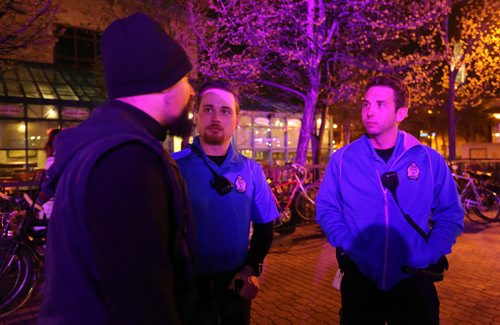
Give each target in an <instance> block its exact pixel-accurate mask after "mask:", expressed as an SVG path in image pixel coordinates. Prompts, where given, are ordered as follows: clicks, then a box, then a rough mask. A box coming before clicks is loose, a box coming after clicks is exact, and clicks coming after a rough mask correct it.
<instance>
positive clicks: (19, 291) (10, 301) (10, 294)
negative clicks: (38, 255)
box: [0, 242, 37, 318]
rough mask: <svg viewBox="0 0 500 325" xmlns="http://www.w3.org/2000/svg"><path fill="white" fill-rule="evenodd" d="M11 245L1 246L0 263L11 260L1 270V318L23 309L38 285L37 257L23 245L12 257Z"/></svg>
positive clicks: (9, 243)
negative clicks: (20, 308) (35, 259)
mask: <svg viewBox="0 0 500 325" xmlns="http://www.w3.org/2000/svg"><path fill="white" fill-rule="evenodd" d="M11 244H12V242H6V243H2V244H1V245H0V261H10V260H11V261H10V263H8V265H7V264H4V266H5V268H3V269H2V270H0V318H2V317H3V316H5V315H7V314H9V313H11V312H13V311H15V310H16V309H18V308H19V307H21V306H22V305H23V304H24V303H25V302H26V301H27V300H28V299H29V298H30V297H31V295H32V293H33V289H34V288H35V284H36V274H37V272H36V270H35V267H36V266H35V265H36V264H35V261H34V258H35V257H34V256H33V254H32V253H31V251H30V250H29V249H28V248H27V247H25V246H23V245H20V246H19V247H18V248H17V250H16V252H15V254H14V256H12V255H11V249H10V245H11ZM4 258H6V260H4Z"/></svg>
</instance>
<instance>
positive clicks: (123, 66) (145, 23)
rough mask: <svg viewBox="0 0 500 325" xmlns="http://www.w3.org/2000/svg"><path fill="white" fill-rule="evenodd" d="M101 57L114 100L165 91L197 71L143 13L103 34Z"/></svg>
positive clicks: (108, 29) (113, 25) (174, 43)
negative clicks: (193, 69) (192, 71)
mask: <svg viewBox="0 0 500 325" xmlns="http://www.w3.org/2000/svg"><path fill="white" fill-rule="evenodd" d="M101 54H102V61H103V67H104V78H105V81H106V87H107V89H108V97H109V98H111V99H113V98H119V97H128V96H135V95H143V94H149V93H155V92H161V91H162V90H165V89H167V88H169V87H171V86H173V85H174V84H175V83H177V82H178V81H179V80H181V79H182V78H183V77H184V76H185V75H186V74H187V73H188V72H189V71H191V69H192V68H193V66H192V65H191V62H190V61H189V58H188V56H187V54H186V52H185V51H184V49H183V48H182V47H181V46H180V45H179V44H178V43H177V42H176V41H174V40H173V39H172V38H171V37H170V36H168V35H167V33H165V31H164V30H163V28H162V27H161V25H160V24H159V23H158V22H156V21H154V20H153V19H152V18H151V17H149V16H147V15H145V14H142V13H136V14H133V15H131V16H129V17H127V18H123V19H118V20H115V21H113V22H112V23H111V24H110V25H109V26H108V27H107V28H106V30H105V31H104V33H103V35H102V39H101Z"/></svg>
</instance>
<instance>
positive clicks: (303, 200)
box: [294, 184, 319, 221]
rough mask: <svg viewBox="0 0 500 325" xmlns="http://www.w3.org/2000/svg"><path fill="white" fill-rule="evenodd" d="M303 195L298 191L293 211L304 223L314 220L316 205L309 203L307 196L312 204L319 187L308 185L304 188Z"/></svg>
mask: <svg viewBox="0 0 500 325" xmlns="http://www.w3.org/2000/svg"><path fill="white" fill-rule="evenodd" d="M304 190H305V193H304V192H302V191H300V192H299V194H298V195H297V197H296V198H295V203H294V207H295V211H296V212H297V214H298V215H299V217H301V218H302V219H303V220H305V221H315V220H316V204H315V203H312V202H311V201H309V200H308V199H307V197H306V194H307V196H308V197H309V198H310V199H311V200H312V201H313V202H314V201H315V200H316V196H317V195H318V190H319V186H318V185H316V184H309V185H306V186H304Z"/></svg>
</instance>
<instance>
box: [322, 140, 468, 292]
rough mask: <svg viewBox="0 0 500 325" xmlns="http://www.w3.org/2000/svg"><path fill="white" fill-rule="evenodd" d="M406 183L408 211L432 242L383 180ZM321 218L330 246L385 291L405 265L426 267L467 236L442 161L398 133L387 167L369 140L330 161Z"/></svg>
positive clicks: (401, 195) (402, 195)
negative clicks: (393, 176)
mask: <svg viewBox="0 0 500 325" xmlns="http://www.w3.org/2000/svg"><path fill="white" fill-rule="evenodd" d="M389 171H395V172H397V175H398V178H399V186H398V188H397V196H398V199H399V202H400V205H401V207H402V209H403V210H404V212H406V213H407V214H409V215H410V217H411V218H412V219H413V220H414V221H415V222H416V223H417V224H418V225H419V227H420V228H422V229H423V230H424V231H425V232H426V233H429V232H430V231H431V227H430V221H431V223H432V231H431V234H430V237H429V239H428V241H425V240H424V239H423V238H422V237H421V236H420V235H419V234H418V233H417V231H415V229H413V228H412V227H411V226H410V224H409V223H408V222H407V221H406V220H405V219H404V216H403V214H402V213H401V211H400V210H399V208H398V207H397V205H396V202H395V199H394V197H393V195H392V194H391V192H390V191H388V190H386V189H385V188H384V187H383V185H382V182H381V180H380V176H381V175H382V174H384V173H385V172H389ZM316 212H317V214H316V219H317V221H318V223H319V224H320V226H321V227H322V228H323V230H324V231H325V233H326V235H327V237H328V240H329V242H330V243H331V244H332V245H333V246H335V247H341V248H342V249H344V251H346V252H347V255H348V256H349V257H350V258H351V259H352V260H353V261H354V262H355V264H356V265H357V266H358V268H359V269H360V271H361V272H362V273H363V274H364V275H365V276H367V277H369V278H371V279H372V280H373V281H374V282H375V283H376V285H377V287H379V288H380V289H382V290H389V289H390V288H392V287H393V286H394V285H395V284H397V283H398V282H400V281H401V280H403V279H404V278H406V277H408V276H409V275H408V274H406V273H403V272H402V270H401V269H402V267H403V266H409V267H415V268H424V267H426V266H428V265H429V264H432V263H435V262H437V260H438V259H439V257H440V256H442V255H445V254H448V253H450V252H451V246H452V245H453V244H454V243H455V239H456V237H457V236H458V235H459V234H460V233H461V232H462V231H463V216H464V212H463V209H462V206H461V204H460V199H459V197H458V193H457V189H456V186H455V183H454V180H453V178H452V176H451V173H450V171H449V169H448V167H447V165H446V162H445V161H444V159H443V157H442V156H441V155H440V154H439V153H438V152H436V151H435V150H433V149H431V148H429V147H427V146H424V145H422V144H421V143H420V142H419V141H418V140H417V139H416V138H415V137H413V136H411V135H409V134H407V133H405V132H403V131H399V133H398V139H397V143H396V147H395V149H394V153H393V155H392V157H391V158H390V159H389V161H388V162H387V163H386V162H385V161H384V160H382V158H380V157H379V156H378V154H377V153H376V151H375V149H374V148H373V146H372V145H371V143H370V140H369V139H368V137H367V136H366V135H365V136H363V137H362V138H360V139H358V140H356V141H354V142H353V143H351V144H350V145H348V146H345V147H343V148H341V149H340V150H339V151H337V152H336V153H335V154H334V155H333V156H332V157H331V159H330V162H329V164H328V166H327V169H326V172H325V177H324V179H323V182H322V184H321V186H320V190H319V193H318V197H317V206H316Z"/></svg>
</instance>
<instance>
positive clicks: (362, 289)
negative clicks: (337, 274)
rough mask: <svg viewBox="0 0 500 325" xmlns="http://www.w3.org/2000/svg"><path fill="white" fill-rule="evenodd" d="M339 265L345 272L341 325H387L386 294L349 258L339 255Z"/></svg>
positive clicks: (342, 289)
mask: <svg viewBox="0 0 500 325" xmlns="http://www.w3.org/2000/svg"><path fill="white" fill-rule="evenodd" d="M337 259H338V260H339V265H341V269H342V271H343V272H344V276H343V278H342V283H341V285H340V293H341V303H342V307H341V310H340V324H342V325H353V324H354V325H357V324H370V325H372V324H373V325H375V324H381V325H383V324H385V320H386V315H385V314H386V308H385V302H386V294H385V293H384V292H382V291H380V290H378V289H377V287H376V286H375V284H374V283H373V282H372V281H371V280H370V279H369V278H367V277H365V276H364V275H363V274H362V273H361V272H360V271H359V269H358V268H357V267H356V265H355V264H354V263H353V262H352V261H351V260H350V259H349V258H348V257H347V255H343V256H342V257H340V256H339V254H337Z"/></svg>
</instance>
